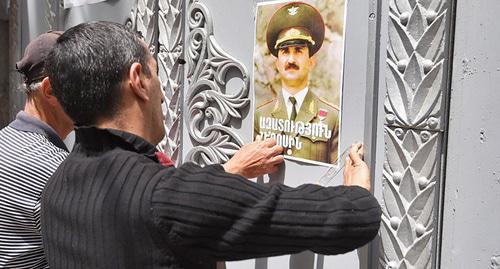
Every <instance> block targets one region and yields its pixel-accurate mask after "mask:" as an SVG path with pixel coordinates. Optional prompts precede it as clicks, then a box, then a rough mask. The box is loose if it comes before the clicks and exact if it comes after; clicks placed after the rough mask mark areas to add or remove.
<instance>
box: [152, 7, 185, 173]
mask: <svg viewBox="0 0 500 269" xmlns="http://www.w3.org/2000/svg"><path fill="white" fill-rule="evenodd" d="M184 2H185V1H184V0H170V1H168V0H159V2H158V8H159V9H158V54H157V63H158V76H159V78H160V82H161V88H162V90H163V94H164V97H165V102H164V109H163V112H164V116H165V130H166V135H165V138H164V140H163V141H162V142H160V144H159V145H158V146H159V147H160V149H161V150H162V151H163V152H165V153H166V154H167V155H168V156H170V158H171V159H172V160H173V161H174V162H175V163H176V164H179V163H180V161H181V149H182V145H181V142H182V140H181V137H182V99H183V94H182V89H183V78H184V68H183V65H182V63H183V60H182V58H183V57H184V50H183V46H184V43H183V37H184V12H183V10H184Z"/></svg>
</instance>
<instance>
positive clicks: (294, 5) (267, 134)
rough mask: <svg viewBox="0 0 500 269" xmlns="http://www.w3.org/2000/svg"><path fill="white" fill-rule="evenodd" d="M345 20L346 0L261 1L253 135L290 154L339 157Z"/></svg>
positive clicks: (304, 158) (312, 159) (326, 161)
mask: <svg viewBox="0 0 500 269" xmlns="http://www.w3.org/2000/svg"><path fill="white" fill-rule="evenodd" d="M344 25H345V0H328V1H327V0H312V1H301V2H298V1H272V2H263V3H259V4H257V7H256V17H255V46H254V54H253V90H254V91H253V92H254V98H255V99H254V102H253V106H254V117H253V127H254V128H253V135H254V138H256V137H257V136H258V135H259V136H260V137H261V138H262V139H265V138H274V139H276V141H277V142H278V144H280V145H282V146H283V147H284V148H285V151H284V155H285V158H286V159H291V160H295V161H299V162H306V163H313V164H318V165H325V166H334V165H335V164H336V163H337V160H338V156H339V140H340V137H339V134H340V126H341V124H340V119H341V114H342V113H341V111H342V110H341V106H342V70H343V62H344V34H345V33H344ZM304 51H307V52H308V53H307V54H304ZM301 88H302V89H303V90H301ZM290 97H292V99H290ZM299 106H300V107H299Z"/></svg>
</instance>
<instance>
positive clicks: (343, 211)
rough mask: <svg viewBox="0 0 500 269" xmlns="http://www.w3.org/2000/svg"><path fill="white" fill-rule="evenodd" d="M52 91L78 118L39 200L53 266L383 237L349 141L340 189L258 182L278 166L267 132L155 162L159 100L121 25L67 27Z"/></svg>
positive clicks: (246, 253) (210, 257) (148, 64)
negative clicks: (202, 160)
mask: <svg viewBox="0 0 500 269" xmlns="http://www.w3.org/2000/svg"><path fill="white" fill-rule="evenodd" d="M46 67H47V72H48V74H49V78H50V81H51V83H52V87H53V89H54V93H55V95H56V97H57V98H58V99H59V100H60V102H61V104H62V106H63V107H64V109H65V111H66V112H67V113H68V115H70V117H71V118H72V119H73V120H74V121H75V123H76V124H77V125H78V126H81V127H78V128H77V129H76V144H75V146H74V149H73V152H71V154H70V155H69V157H68V158H67V159H66V160H65V161H64V162H63V163H62V164H61V166H60V167H59V169H58V170H57V171H56V172H55V174H54V175H53V176H52V178H51V179H50V180H49V183H48V184H47V186H46V188H45V190H44V192H43V197H42V234H43V243H44V248H45V251H46V255H47V258H48V262H49V265H50V267H51V268H53V269H57V268H179V269H180V268H184V269H188V268H193V269H203V268H215V263H216V261H227V260H238V259H248V258H255V257H264V256H273V255H281V254H288V253H296V252H300V251H304V250H312V251H314V252H317V253H322V254H326V255H330V254H338V253H344V252H347V251H351V250H353V249H356V248H358V247H360V246H363V245H364V244H366V243H367V242H369V241H370V240H371V239H372V238H373V237H374V236H375V235H376V233H377V231H378V228H379V223H380V214H381V211H380V206H379V204H378V203H377V201H376V200H375V198H374V197H373V196H372V195H371V194H370V192H369V189H370V179H369V172H368V168H367V167H366V164H365V163H364V162H363V161H362V159H361V151H362V147H361V145H354V146H353V147H352V148H351V151H350V157H349V158H348V160H347V165H346V171H345V173H344V176H345V178H344V186H338V187H328V188H324V187H320V186H317V185H311V184H308V185H302V186H300V187H298V188H290V187H287V186H284V185H274V186H262V185H259V184H256V183H253V182H251V181H249V180H247V179H246V178H252V177H256V176H259V175H262V174H265V173H271V172H273V171H276V169H277V165H278V164H279V163H281V162H283V157H282V156H281V155H280V152H281V151H282V148H281V147H279V146H277V145H276V143H275V142H274V141H272V140H266V141H258V142H254V143H251V144H248V145H246V146H244V147H243V148H242V149H241V150H240V151H238V152H237V153H236V154H235V156H233V158H232V159H231V160H230V161H228V162H227V163H226V164H224V165H210V166H206V167H200V166H198V165H195V164H192V163H186V164H184V165H182V166H180V167H178V168H175V167H172V166H170V167H165V166H162V165H161V164H159V163H158V159H157V157H156V156H155V151H156V150H155V146H154V145H155V144H157V143H158V142H159V141H160V140H161V139H162V137H163V135H164V131H163V124H162V120H163V119H162V111H161V102H162V101H163V97H162V94H161V91H160V83H159V79H158V76H157V74H156V73H157V66H156V62H155V60H154V59H153V57H152V56H151V55H150V54H149V52H148V49H147V47H146V44H145V43H144V42H143V41H142V40H140V39H139V38H138V37H137V36H136V35H135V34H133V33H131V32H129V31H128V30H127V29H126V28H125V27H124V26H121V25H119V24H114V23H105V22H93V23H84V24H80V25H77V26H75V27H73V28H71V29H69V30H67V31H66V32H65V33H64V34H63V35H62V36H61V37H60V38H59V39H58V40H57V44H56V45H55V48H54V50H53V51H52V53H51V54H50V55H49V59H48V61H47V66H46Z"/></svg>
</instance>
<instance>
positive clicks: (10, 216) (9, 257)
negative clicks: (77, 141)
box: [0, 112, 68, 268]
mask: <svg viewBox="0 0 500 269" xmlns="http://www.w3.org/2000/svg"><path fill="white" fill-rule="evenodd" d="M67 155H68V152H67V149H66V146H65V145H64V143H63V142H62V140H61V139H60V138H59V136H58V135H57V134H56V132H55V131H54V130H53V129H52V128H51V127H50V126H48V125H47V124H46V123H44V122H42V121H40V120H38V119H36V118H34V117H31V116H29V115H28V114H27V113H25V112H20V113H19V114H17V117H16V120H14V121H13V122H12V123H11V124H10V125H9V126H7V127H5V128H3V129H2V130H0V268H44V267H46V266H47V262H46V260H45V258H44V252H43V247H42V237H41V235H40V200H41V199H40V196H41V192H42V190H43V188H44V186H45V183H46V182H47V180H48V179H49V177H50V176H51V175H52V173H54V171H55V170H56V169H57V167H58V166H59V164H60V163H61V162H62V161H63V160H64V159H65V158H66V157H67Z"/></svg>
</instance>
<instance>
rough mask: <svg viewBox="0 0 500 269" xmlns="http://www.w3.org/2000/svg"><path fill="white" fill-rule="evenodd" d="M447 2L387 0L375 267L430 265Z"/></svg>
mask: <svg viewBox="0 0 500 269" xmlns="http://www.w3.org/2000/svg"><path fill="white" fill-rule="evenodd" d="M449 5H450V3H449V1H448V0H390V12H389V27H388V31H389V33H388V34H389V41H388V47H387V62H386V63H387V69H386V71H387V73H386V84H387V85H386V86H387V97H386V101H385V112H386V118H385V135H384V139H385V145H386V154H385V163H384V170H383V179H384V183H383V199H384V206H383V216H382V225H381V231H380V236H381V239H382V251H381V252H382V257H380V268H415V269H417V268H418V269H426V268H432V266H433V261H434V258H435V257H434V253H435V251H434V248H435V238H436V236H437V230H438V229H437V226H436V224H437V223H436V221H435V220H436V214H437V211H438V210H437V206H438V203H437V199H436V197H435V196H436V195H439V194H436V192H437V186H439V184H438V183H439V180H440V178H439V177H440V173H441V166H440V165H441V164H440V156H441V147H442V145H441V143H442V141H443V139H442V137H443V131H444V130H443V128H444V127H443V119H445V117H446V111H445V109H444V105H443V104H444V103H443V99H445V96H443V95H444V93H445V92H446V91H445V87H446V74H447V70H446V68H447V65H446V62H447V58H448V54H447V50H446V47H447V46H448V44H447V42H449V41H448V40H447V38H446V37H447V32H448V31H449V29H450V27H449V23H448V22H447V16H448V11H449V10H450V7H449Z"/></svg>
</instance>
